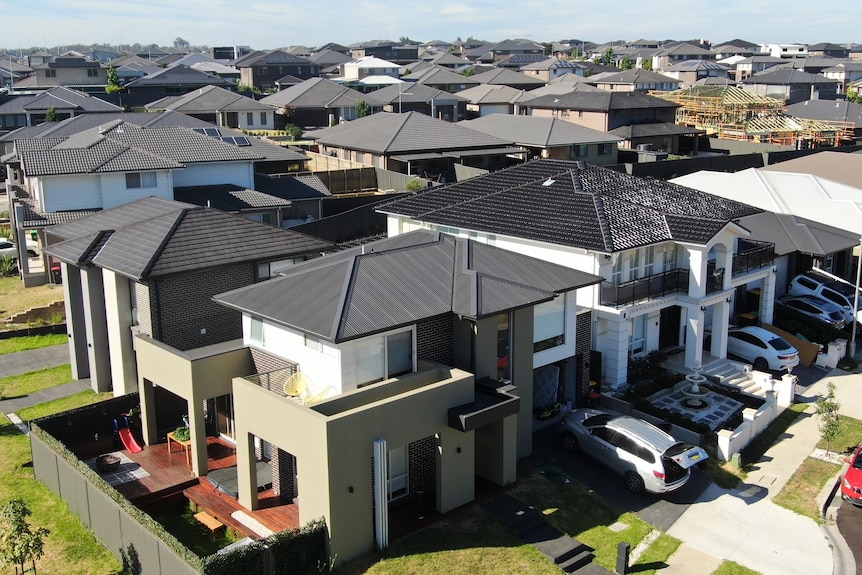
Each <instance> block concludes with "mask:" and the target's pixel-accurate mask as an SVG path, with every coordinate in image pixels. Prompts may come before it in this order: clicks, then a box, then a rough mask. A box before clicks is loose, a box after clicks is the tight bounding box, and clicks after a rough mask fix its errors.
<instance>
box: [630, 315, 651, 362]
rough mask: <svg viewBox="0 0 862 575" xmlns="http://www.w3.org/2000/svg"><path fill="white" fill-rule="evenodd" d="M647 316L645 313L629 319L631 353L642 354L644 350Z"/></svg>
mask: <svg viewBox="0 0 862 575" xmlns="http://www.w3.org/2000/svg"><path fill="white" fill-rule="evenodd" d="M646 318H647V316H646V315H645V314H644V315H639V316H637V317H634V318H632V319H630V320H629V353H631V354H632V355H640V354H642V353H643V352H644V345H645V343H646V339H645V336H644V334H645V333H646Z"/></svg>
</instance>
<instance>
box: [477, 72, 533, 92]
mask: <svg viewBox="0 0 862 575" xmlns="http://www.w3.org/2000/svg"><path fill="white" fill-rule="evenodd" d="M472 79H473V80H475V81H477V82H479V83H480V84H491V85H492V86H501V85H502V86H512V87H513V88H524V89H527V90H528V89H530V88H533V87H536V86H542V85H544V84H545V81H544V80H540V79H539V78H536V77H535V76H528V75H526V74H523V73H521V72H515V71H514V70H509V69H507V68H496V69H494V70H488V71H487V72H482V73H481V74H476V75H475V76H473V77H472Z"/></svg>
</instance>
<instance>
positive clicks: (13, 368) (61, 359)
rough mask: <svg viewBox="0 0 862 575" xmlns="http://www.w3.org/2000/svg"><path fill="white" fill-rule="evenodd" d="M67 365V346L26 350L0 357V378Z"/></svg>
mask: <svg viewBox="0 0 862 575" xmlns="http://www.w3.org/2000/svg"><path fill="white" fill-rule="evenodd" d="M66 363H69V346H68V345H66V344H64V343H63V344H60V345H52V346H50V347H41V348H39V349H28V350H27V351H19V352H16V353H6V354H3V355H0V378H3V377H9V376H11V375H21V374H22V373H30V372H31V371H39V370H40V369H47V368H49V367H57V366H60V365H63V364H66Z"/></svg>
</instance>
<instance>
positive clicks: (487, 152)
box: [443, 147, 527, 158]
mask: <svg viewBox="0 0 862 575" xmlns="http://www.w3.org/2000/svg"><path fill="white" fill-rule="evenodd" d="M525 153H527V150H525V149H524V148H514V147H513V148H485V149H484V150H454V151H451V152H443V155H444V156H447V157H449V158H466V157H469V156H495V155H497V154H525Z"/></svg>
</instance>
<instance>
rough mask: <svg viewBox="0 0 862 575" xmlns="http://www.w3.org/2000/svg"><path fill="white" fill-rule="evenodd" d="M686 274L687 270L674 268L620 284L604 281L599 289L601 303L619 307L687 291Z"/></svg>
mask: <svg viewBox="0 0 862 575" xmlns="http://www.w3.org/2000/svg"><path fill="white" fill-rule="evenodd" d="M688 276H689V271H688V270H686V269H676V270H669V271H666V272H661V273H658V274H653V275H651V276H647V277H645V278H641V279H639V280H632V281H629V282H625V283H621V284H613V283H609V282H605V283H603V284H602V286H601V290H600V291H601V295H600V300H601V305H608V306H614V307H620V306H623V305H628V304H630V303H634V302H636V301H642V300H648V299H653V298H657V297H662V296H665V295H667V294H669V293H679V292H688Z"/></svg>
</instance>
